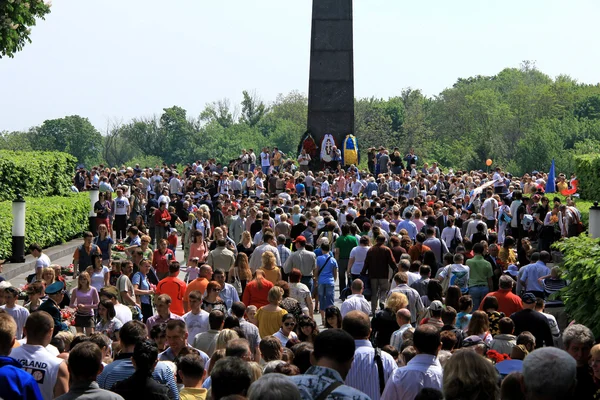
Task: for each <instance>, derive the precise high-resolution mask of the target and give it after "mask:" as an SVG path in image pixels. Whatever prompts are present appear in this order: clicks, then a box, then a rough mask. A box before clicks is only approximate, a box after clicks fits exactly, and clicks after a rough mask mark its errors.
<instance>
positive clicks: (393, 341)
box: [390, 324, 412, 351]
mask: <svg viewBox="0 0 600 400" xmlns="http://www.w3.org/2000/svg"><path fill="white" fill-rule="evenodd" d="M408 328H412V325H411V324H404V325H402V326H401V327H400V329H398V330H397V331H395V332H394V333H392V336H391V337H390V345H391V346H394V347H395V348H396V350H398V351H400V348H401V347H402V342H403V340H402V335H403V334H404V332H406V330H407V329H408Z"/></svg>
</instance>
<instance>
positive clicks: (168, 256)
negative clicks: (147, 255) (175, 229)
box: [152, 239, 175, 280]
mask: <svg viewBox="0 0 600 400" xmlns="http://www.w3.org/2000/svg"><path fill="white" fill-rule="evenodd" d="M174 259H175V255H174V254H173V252H172V251H171V250H169V249H168V248H167V240H166V239H160V240H159V242H158V249H156V250H154V255H153V256H152V267H154V271H156V275H157V276H158V279H159V280H161V279H163V278H164V277H166V276H168V275H169V263H170V262H171V260H174Z"/></svg>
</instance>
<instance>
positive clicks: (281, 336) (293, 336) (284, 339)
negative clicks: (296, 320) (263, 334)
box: [273, 329, 298, 347]
mask: <svg viewBox="0 0 600 400" xmlns="http://www.w3.org/2000/svg"><path fill="white" fill-rule="evenodd" d="M273 336H274V337H276V338H277V339H279V341H280V342H281V345H282V346H283V347H285V345H286V344H287V342H288V340H290V339H294V340H297V339H298V335H296V334H295V333H294V331H292V332H290V337H289V338H288V337H285V335H284V334H283V333H282V332H281V329H280V330H278V331H277V332H276V333H274V334H273Z"/></svg>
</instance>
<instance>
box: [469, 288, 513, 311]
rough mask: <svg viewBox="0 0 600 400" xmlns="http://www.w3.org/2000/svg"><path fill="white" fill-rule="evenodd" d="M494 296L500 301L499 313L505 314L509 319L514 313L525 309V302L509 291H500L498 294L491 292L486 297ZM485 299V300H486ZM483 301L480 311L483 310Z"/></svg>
mask: <svg viewBox="0 0 600 400" xmlns="http://www.w3.org/2000/svg"><path fill="white" fill-rule="evenodd" d="M489 296H494V297H496V300H498V312H503V313H504V314H505V315H506V316H507V317H510V316H511V315H512V314H513V313H516V312H517V311H521V310H522V309H523V301H522V300H521V298H520V297H519V296H517V295H516V294H514V293H513V292H512V291H511V290H509V289H498V290H497V291H496V292H490V293H488V294H486V295H485V297H489ZM485 297H484V298H483V299H484V300H485ZM482 307H483V301H481V304H480V305H479V309H480V310H482V311H485V310H483V308H482Z"/></svg>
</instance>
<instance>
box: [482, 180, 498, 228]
mask: <svg viewBox="0 0 600 400" xmlns="http://www.w3.org/2000/svg"><path fill="white" fill-rule="evenodd" d="M493 195H494V193H493V192H492V191H491V190H488V191H487V192H486V193H485V196H486V199H485V201H484V202H483V204H482V205H481V213H482V214H483V217H484V218H485V224H486V225H487V227H488V228H489V229H496V214H497V213H498V202H497V201H496V199H494V197H492V196H493Z"/></svg>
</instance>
